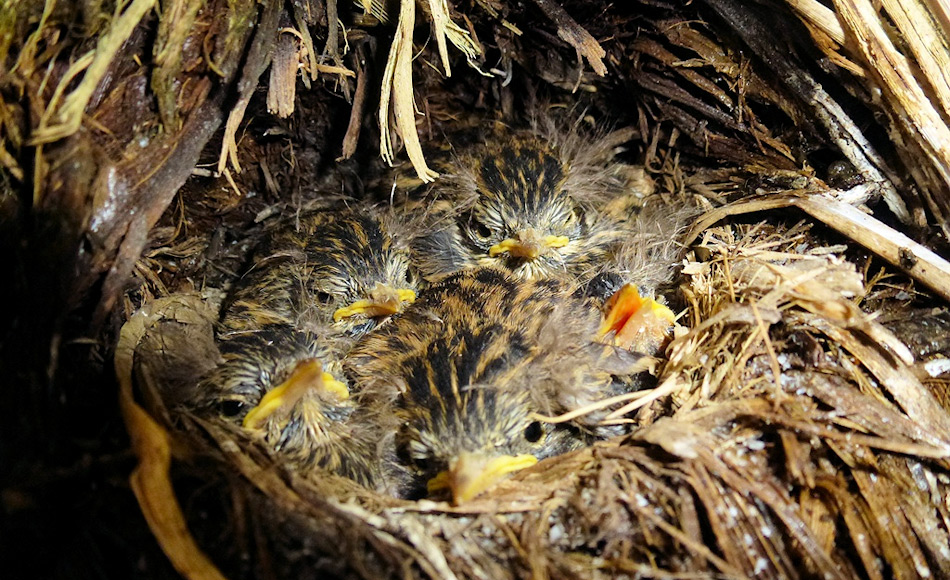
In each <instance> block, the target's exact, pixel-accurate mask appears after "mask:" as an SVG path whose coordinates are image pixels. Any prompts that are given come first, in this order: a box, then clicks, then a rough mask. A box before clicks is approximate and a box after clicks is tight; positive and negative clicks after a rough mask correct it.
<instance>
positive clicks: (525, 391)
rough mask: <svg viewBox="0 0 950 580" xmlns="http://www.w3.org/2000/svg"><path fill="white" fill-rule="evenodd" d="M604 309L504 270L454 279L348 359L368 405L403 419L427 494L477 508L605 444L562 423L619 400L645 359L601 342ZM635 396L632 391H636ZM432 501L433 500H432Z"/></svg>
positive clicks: (556, 284)
mask: <svg viewBox="0 0 950 580" xmlns="http://www.w3.org/2000/svg"><path fill="white" fill-rule="evenodd" d="M600 321H601V315H600V312H599V310H598V308H597V306H596V304H594V303H592V302H591V301H590V300H589V299H587V298H586V297H583V296H581V295H578V294H576V293H575V292H574V287H573V286H571V285H569V284H566V283H564V282H563V281H559V280H555V279H545V280H535V281H530V280H520V279H518V278H515V277H514V276H511V275H510V274H509V273H506V272H504V271H502V270H499V269H495V268H478V269H474V270H470V271H467V272H463V273H460V274H457V275H455V276H451V277H449V278H447V279H445V280H444V281H443V282H441V283H440V284H437V285H435V286H433V287H431V288H429V289H428V290H427V291H426V293H425V295H424V296H423V297H422V298H421V299H420V300H419V301H418V302H416V303H415V304H414V305H413V306H412V307H410V308H408V309H407V310H406V311H405V312H404V313H403V314H402V315H401V316H400V317H398V318H394V319H393V320H392V321H391V323H390V324H389V325H387V326H385V327H383V328H380V329H379V330H378V331H377V332H375V333H373V334H371V335H368V336H367V337H365V338H364V339H363V340H362V341H361V342H360V343H359V344H358V345H357V346H356V347H354V349H353V350H352V351H351V352H350V355H349V356H348V357H347V360H346V366H347V367H348V369H349V370H350V371H351V372H352V374H353V375H354V376H355V377H357V384H359V387H360V393H361V396H363V397H366V398H367V400H368V401H371V402H372V404H374V405H378V406H383V407H388V406H391V407H392V408H391V410H387V411H384V412H380V413H379V415H388V414H391V415H392V416H394V417H395V419H396V421H397V423H398V428H399V432H398V433H397V435H396V445H397V453H399V454H401V456H402V457H403V458H404V459H405V460H406V461H407V462H408V463H410V464H411V468H412V469H413V470H414V472H415V476H416V478H417V488H422V487H423V486H427V488H428V490H429V491H430V492H436V491H438V490H441V489H444V488H449V489H450V490H451V493H452V498H453V501H455V502H456V503H460V502H464V501H467V500H469V499H471V498H473V497H475V496H476V495H478V494H479V493H480V492H481V491H483V490H484V489H487V487H489V486H490V485H491V484H492V483H493V482H494V481H496V480H497V479H498V478H499V477H501V476H503V475H505V474H506V473H509V472H511V471H515V470H517V469H521V468H523V467H527V466H529V465H531V464H533V463H535V462H537V460H539V459H543V458H545V457H550V456H553V455H557V454H560V453H563V452H565V451H568V450H571V449H576V448H578V447H581V446H583V445H585V444H586V443H588V442H590V441H591V440H592V439H593V438H595V437H596V436H598V435H601V434H603V433H602V432H601V431H600V430H598V428H597V427H596V425H595V423H596V421H597V418H596V417H590V416H588V417H585V418H582V419H578V420H576V421H573V422H564V423H559V424H553V423H549V422H544V421H542V420H540V419H539V417H538V415H558V414H561V413H564V412H567V411H571V410H575V409H579V408H581V407H584V406H586V405H588V404H590V403H592V402H595V401H598V400H600V399H603V398H606V397H607V396H609V395H611V394H614V392H615V389H616V386H617V384H618V382H619V380H618V378H617V377H618V376H625V377H632V376H633V375H636V374H637V373H639V372H640V371H642V370H643V368H642V366H641V364H640V357H639V356H638V355H633V354H630V353H627V352H626V351H622V350H617V349H615V348H613V347H610V346H604V345H601V344H598V343H595V342H594V341H593V337H594V335H595V334H596V332H597V329H598V326H599V324H600ZM624 388H625V389H626V388H629V386H625V387H624ZM420 491H421V489H420Z"/></svg>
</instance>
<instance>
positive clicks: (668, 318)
mask: <svg viewBox="0 0 950 580" xmlns="http://www.w3.org/2000/svg"><path fill="white" fill-rule="evenodd" d="M605 307H606V308H607V314H606V315H605V316H604V322H603V323H602V324H601V325H600V331H599V333H598V335H599V338H604V337H605V336H606V335H607V334H608V333H610V332H611V331H612V332H613V333H614V344H615V345H616V346H620V347H622V348H626V349H630V350H634V351H636V352H643V353H647V354H653V353H654V352H656V351H658V350H659V348H660V346H661V345H662V343H663V341H665V340H666V338H667V337H668V336H669V330H670V328H672V326H673V324H674V323H675V322H676V315H675V314H673V311H672V310H670V309H669V308H667V307H666V306H664V305H663V304H660V303H659V302H657V301H656V300H654V299H653V298H643V297H641V296H640V291H639V290H637V287H636V286H635V285H633V284H625V285H624V286H623V288H621V289H620V290H617V291H616V292H615V293H614V295H613V296H611V297H610V299H609V300H607V304H606V305H605Z"/></svg>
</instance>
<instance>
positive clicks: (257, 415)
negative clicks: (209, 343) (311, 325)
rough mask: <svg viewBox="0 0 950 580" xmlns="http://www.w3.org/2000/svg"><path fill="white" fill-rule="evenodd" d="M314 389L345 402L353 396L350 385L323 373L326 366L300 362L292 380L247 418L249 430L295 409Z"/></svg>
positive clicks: (265, 398)
mask: <svg viewBox="0 0 950 580" xmlns="http://www.w3.org/2000/svg"><path fill="white" fill-rule="evenodd" d="M310 389H315V390H318V391H323V392H325V393H328V394H331V395H335V396H336V398H338V399H339V400H341V401H344V400H346V399H348V398H349V397H350V391H349V389H347V388H346V385H344V384H343V383H341V382H340V381H338V380H336V379H335V378H333V375H331V374H330V373H325V372H323V365H321V364H320V361H318V360H317V359H314V358H311V359H307V360H305V361H301V362H299V363H297V367H296V368H295V369H294V372H293V373H291V375H290V377H289V378H288V379H287V380H286V381H284V382H282V383H281V384H279V385H278V386H276V387H274V388H273V389H271V390H270V391H268V392H267V394H266V395H264V396H263V397H262V398H261V402H260V403H258V404H257V406H256V407H254V408H253V409H251V411H250V412H249V413H248V414H247V415H246V416H245V417H244V423H243V425H244V427H245V428H246V429H259V428H260V427H261V425H263V424H264V421H266V420H267V418H268V417H270V416H271V415H273V414H274V413H275V412H277V411H279V410H286V409H290V408H292V407H293V406H294V405H295V404H296V403H297V401H299V400H300V398H301V397H303V396H304V394H306V392H307V391H308V390H310Z"/></svg>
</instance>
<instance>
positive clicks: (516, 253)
mask: <svg viewBox="0 0 950 580" xmlns="http://www.w3.org/2000/svg"><path fill="white" fill-rule="evenodd" d="M570 241H571V240H570V238H568V237H567V236H543V237H542V236H540V235H538V232H537V231H536V230H533V229H527V230H523V231H520V232H518V233H517V234H515V237H513V238H508V239H507V240H504V241H502V242H499V243H497V244H495V245H494V246H492V247H490V248H488V255H489V256H491V257H492V258H494V257H496V256H498V255H499V254H504V253H507V254H508V255H509V256H512V257H513V258H527V259H529V260H535V259H537V257H538V256H540V255H541V254H542V253H544V251H545V250H547V249H549V248H563V247H564V246H566V245H567V244H568V243H569V242H570Z"/></svg>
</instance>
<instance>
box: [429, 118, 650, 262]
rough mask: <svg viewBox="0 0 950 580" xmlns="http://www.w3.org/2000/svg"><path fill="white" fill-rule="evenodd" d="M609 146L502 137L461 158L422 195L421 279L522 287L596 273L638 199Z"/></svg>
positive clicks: (539, 135)
mask: <svg viewBox="0 0 950 580" xmlns="http://www.w3.org/2000/svg"><path fill="white" fill-rule="evenodd" d="M615 144H616V139H606V138H604V139H601V140H599V141H594V140H587V139H585V138H584V137H583V136H581V135H579V134H571V135H567V136H565V135H563V134H559V133H557V132H556V131H554V130H547V131H546V132H538V131H511V130H504V129H500V130H496V132H495V133H494V134H491V135H488V136H486V137H485V139H484V143H480V144H475V145H473V146H470V147H467V148H463V149H461V150H460V151H458V152H457V153H456V156H455V158H454V159H453V160H452V162H451V164H449V166H448V167H440V169H442V170H443V171H444V172H445V175H444V177H443V178H441V179H439V180H438V181H437V182H436V183H435V184H434V185H433V186H432V188H431V190H430V191H429V192H428V193H427V195H428V203H427V207H426V211H427V212H428V215H427V217H426V229H427V231H428V233H427V235H425V236H422V237H420V239H419V241H418V242H417V243H416V244H415V247H414V250H415V252H414V253H415V255H416V257H417V260H418V263H419V266H420V269H421V270H422V271H423V274H424V275H425V277H426V279H428V280H438V279H440V278H441V277H444V276H446V275H449V274H452V273H454V272H458V271H460V270H464V269H467V268H472V267H476V266H493V267H500V268H504V269H506V270H508V271H510V272H512V273H514V274H515V275H516V276H518V277H521V278H526V279H536V278H541V277H547V276H557V275H568V276H570V277H572V278H574V279H580V277H582V276H585V275H587V274H593V273H594V272H595V271H596V270H597V268H598V267H599V266H600V264H602V263H603V262H604V261H605V260H606V259H607V258H608V257H609V256H610V255H611V253H612V252H613V250H614V248H615V247H616V245H617V244H618V243H619V242H621V241H622V240H623V239H624V238H625V236H626V235H627V233H628V231H629V230H628V228H627V222H628V221H629V218H630V215H629V214H630V211H631V210H632V211H635V205H636V204H635V200H636V199H637V198H638V197H639V196H640V195H642V194H643V193H644V192H642V191H638V190H637V187H636V184H635V183H634V182H633V180H631V179H628V178H627V177H625V175H624V172H622V171H617V169H618V167H619V164H614V165H613V166H611V165H610V164H609V161H610V160H611V158H612V156H613V154H612V150H613V145H615ZM622 200H627V202H626V203H625V202H623V201H622ZM608 207H612V208H614V209H616V210H618V211H615V212H609V211H607V209H608Z"/></svg>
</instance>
